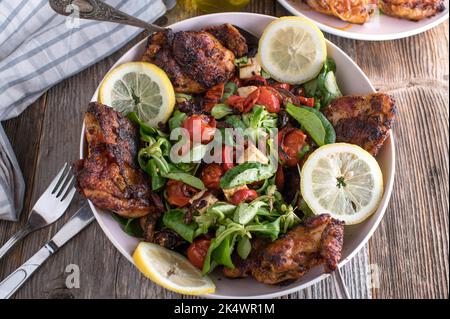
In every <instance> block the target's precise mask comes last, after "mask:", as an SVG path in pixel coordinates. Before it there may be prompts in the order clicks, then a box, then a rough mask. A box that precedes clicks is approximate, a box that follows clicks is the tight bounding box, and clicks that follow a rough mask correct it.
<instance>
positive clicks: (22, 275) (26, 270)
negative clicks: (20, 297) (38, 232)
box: [0, 242, 55, 299]
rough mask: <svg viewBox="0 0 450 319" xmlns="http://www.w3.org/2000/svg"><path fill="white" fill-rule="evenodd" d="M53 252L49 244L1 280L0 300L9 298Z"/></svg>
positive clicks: (52, 247)
mask: <svg viewBox="0 0 450 319" xmlns="http://www.w3.org/2000/svg"><path fill="white" fill-rule="evenodd" d="M54 252H55V249H54V246H53V245H51V242H50V243H49V244H47V245H45V246H44V247H42V248H41V249H40V250H39V251H38V252H37V253H36V254H34V255H33V256H32V257H31V258H30V259H28V260H27V261H26V262H25V263H24V264H23V265H22V266H20V267H19V268H17V269H16V270H15V271H14V272H13V273H12V274H10V275H9V276H8V277H7V278H6V279H5V280H3V281H2V282H1V283H0V299H8V298H9V297H11V296H12V295H13V294H14V293H15V292H16V291H17V289H19V288H20V287H21V286H22V285H23V284H24V283H25V281H27V280H28V278H30V277H31V275H32V274H33V273H34V272H35V271H36V269H38V268H39V267H40V266H41V265H42V264H43V263H44V262H45V261H46V260H47V258H48V257H50V256H51V255H53V253H54Z"/></svg>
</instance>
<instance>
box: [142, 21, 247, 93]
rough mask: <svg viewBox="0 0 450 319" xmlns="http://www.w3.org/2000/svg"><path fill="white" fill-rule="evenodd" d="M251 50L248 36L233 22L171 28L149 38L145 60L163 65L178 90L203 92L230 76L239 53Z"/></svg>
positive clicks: (242, 53) (182, 91) (161, 66)
mask: <svg viewBox="0 0 450 319" xmlns="http://www.w3.org/2000/svg"><path fill="white" fill-rule="evenodd" d="M213 34H214V35H213ZM215 35H216V36H217V38H216V36H215ZM247 50H248V49H247V45H246V44H245V39H243V37H242V35H241V34H240V33H239V31H238V30H237V29H236V28H234V27H233V26H232V25H229V24H226V25H221V26H215V27H210V28H207V29H206V30H204V31H180V32H176V33H173V32H172V31H170V30H168V31H166V32H157V33H154V34H152V35H151V36H150V37H149V39H148V44H147V50H146V52H145V53H144V56H143V61H147V62H151V63H154V64H156V65H157V66H159V67H160V68H162V69H163V70H164V71H165V72H166V73H167V74H168V76H169V78H170V80H171V81H172V84H173V85H174V88H175V91H176V92H180V93H202V92H205V91H207V90H208V89H210V88H212V87H214V86H215V85H217V84H219V83H223V82H226V81H227V80H228V79H230V77H231V76H232V75H233V73H234V69H235V66H234V63H233V62H234V59H235V57H236V54H237V55H244V54H246V53H247ZM233 51H234V52H236V54H235V53H233Z"/></svg>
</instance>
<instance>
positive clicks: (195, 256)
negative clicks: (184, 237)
mask: <svg viewBox="0 0 450 319" xmlns="http://www.w3.org/2000/svg"><path fill="white" fill-rule="evenodd" d="M210 245H211V240H210V239H206V238H201V239H196V240H194V242H193V243H192V244H191V245H190V246H189V248H188V250H187V256H188V259H189V261H190V262H191V264H193V265H194V266H195V267H197V268H199V269H202V268H203V264H204V263H205V258H206V254H207V253H208V249H209V246H210Z"/></svg>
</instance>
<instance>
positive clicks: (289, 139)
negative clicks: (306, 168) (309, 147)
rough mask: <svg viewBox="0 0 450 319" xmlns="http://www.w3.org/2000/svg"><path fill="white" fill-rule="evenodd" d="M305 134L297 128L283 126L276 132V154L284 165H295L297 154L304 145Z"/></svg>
mask: <svg viewBox="0 0 450 319" xmlns="http://www.w3.org/2000/svg"><path fill="white" fill-rule="evenodd" d="M305 141H306V134H305V133H303V132H302V131H301V130H299V129H295V128H284V129H282V130H281V131H280V132H279V133H278V145H279V147H280V151H279V152H278V155H279V157H280V159H281V161H282V162H283V164H285V165H286V166H289V167H293V166H295V165H297V155H298V153H299V152H300V150H301V149H302V148H303V145H305Z"/></svg>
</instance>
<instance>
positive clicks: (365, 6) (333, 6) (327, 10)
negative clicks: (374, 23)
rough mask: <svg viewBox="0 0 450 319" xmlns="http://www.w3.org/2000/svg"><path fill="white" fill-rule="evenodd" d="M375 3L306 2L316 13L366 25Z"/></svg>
mask: <svg viewBox="0 0 450 319" xmlns="http://www.w3.org/2000/svg"><path fill="white" fill-rule="evenodd" d="M373 2H374V1H373V0H306V3H307V4H308V5H309V6H310V7H311V8H312V9H313V10H315V11H318V12H321V13H324V14H328V15H331V16H335V17H338V18H339V19H341V20H343V21H347V22H350V23H356V24H364V23H366V22H367V21H368V20H369V18H370V14H372V12H373V6H372V4H373Z"/></svg>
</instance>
